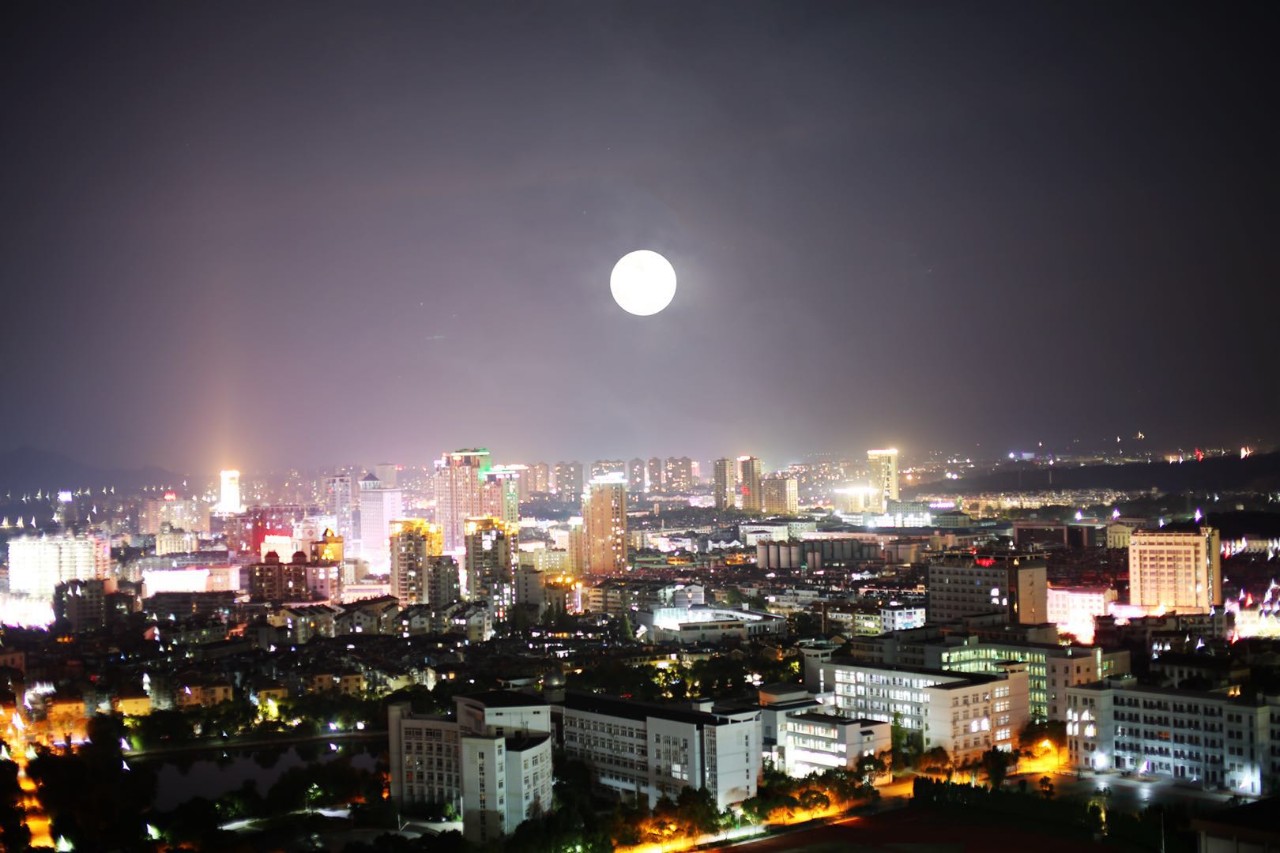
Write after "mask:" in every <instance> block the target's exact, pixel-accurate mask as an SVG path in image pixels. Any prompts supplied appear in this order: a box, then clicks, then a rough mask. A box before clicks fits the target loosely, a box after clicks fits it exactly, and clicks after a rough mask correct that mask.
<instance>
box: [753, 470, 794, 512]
mask: <svg viewBox="0 0 1280 853" xmlns="http://www.w3.org/2000/svg"><path fill="white" fill-rule="evenodd" d="M760 488H761V490H762V492H763V503H764V511H765V512H767V513H769V514H770V515H795V514H796V513H797V512H799V511H800V489H799V486H798V485H797V484H796V481H795V478H794V477H786V476H782V477H768V478H766V479H764V480H762V481H761V483H760Z"/></svg>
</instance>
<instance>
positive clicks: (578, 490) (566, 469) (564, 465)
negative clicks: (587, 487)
mask: <svg viewBox="0 0 1280 853" xmlns="http://www.w3.org/2000/svg"><path fill="white" fill-rule="evenodd" d="M555 474H556V477H555V482H554V483H552V484H551V485H552V488H554V489H555V492H556V494H557V495H559V496H560V500H562V501H573V502H574V503H577V502H578V501H580V500H582V463H581V462H557V463H556V471H555Z"/></svg>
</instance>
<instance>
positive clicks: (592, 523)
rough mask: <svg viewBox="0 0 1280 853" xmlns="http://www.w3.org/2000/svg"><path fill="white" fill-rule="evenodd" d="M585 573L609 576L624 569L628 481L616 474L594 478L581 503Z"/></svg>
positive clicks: (625, 562) (625, 565)
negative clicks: (585, 557)
mask: <svg viewBox="0 0 1280 853" xmlns="http://www.w3.org/2000/svg"><path fill="white" fill-rule="evenodd" d="M582 523H583V527H584V531H583V532H584V536H585V538H586V543H585V544H586V556H587V561H586V563H587V572H588V573H590V574H593V575H610V574H614V573H616V572H621V571H623V570H625V569H626V567H627V481H626V478H625V477H624V476H622V475H619V474H613V475H610V476H607V477H600V478H598V479H593V480H592V481H591V484H590V485H589V486H588V487H587V495H586V499H585V500H584V501H583V502H582Z"/></svg>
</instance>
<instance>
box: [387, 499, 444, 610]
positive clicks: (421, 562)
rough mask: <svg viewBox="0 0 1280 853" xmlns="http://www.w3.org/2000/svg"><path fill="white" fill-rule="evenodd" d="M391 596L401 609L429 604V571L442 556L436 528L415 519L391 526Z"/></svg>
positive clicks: (438, 530)
mask: <svg viewBox="0 0 1280 853" xmlns="http://www.w3.org/2000/svg"><path fill="white" fill-rule="evenodd" d="M390 542H391V594H392V595H394V596H395V597H396V599H397V600H398V601H399V602H400V606H401V607H408V606H410V605H413V604H427V603H428V602H430V603H431V604H433V605H434V602H431V601H430V597H429V593H428V583H429V567H430V565H431V562H432V560H433V559H434V558H436V557H439V556H440V555H441V554H443V553H444V534H443V532H441V530H440V525H438V524H431V523H430V522H427V521H421V520H418V519H409V520H405V519H398V520H396V521H393V522H391V535H390Z"/></svg>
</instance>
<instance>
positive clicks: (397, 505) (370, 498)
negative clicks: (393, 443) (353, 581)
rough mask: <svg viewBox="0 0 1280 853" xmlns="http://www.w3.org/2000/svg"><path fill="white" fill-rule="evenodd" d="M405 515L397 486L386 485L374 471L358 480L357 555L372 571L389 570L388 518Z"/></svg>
mask: <svg viewBox="0 0 1280 853" xmlns="http://www.w3.org/2000/svg"><path fill="white" fill-rule="evenodd" d="M403 516H404V497H403V495H402V493H401V491H400V490H399V489H387V488H384V487H383V484H382V481H381V480H379V479H378V478H377V476H375V475H374V474H366V475H365V476H364V477H363V478H362V479H361V480H360V556H361V557H362V558H363V559H364V560H365V561H366V562H367V563H368V564H369V571H370V572H372V573H373V574H378V575H385V574H387V573H388V572H390V571H391V522H392V521H394V520H396V519H397V518H401V517H403Z"/></svg>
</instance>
